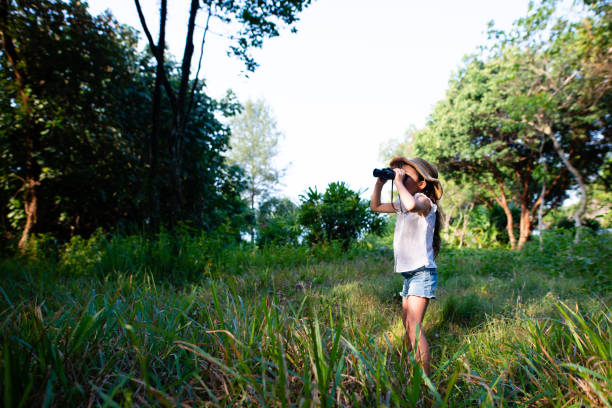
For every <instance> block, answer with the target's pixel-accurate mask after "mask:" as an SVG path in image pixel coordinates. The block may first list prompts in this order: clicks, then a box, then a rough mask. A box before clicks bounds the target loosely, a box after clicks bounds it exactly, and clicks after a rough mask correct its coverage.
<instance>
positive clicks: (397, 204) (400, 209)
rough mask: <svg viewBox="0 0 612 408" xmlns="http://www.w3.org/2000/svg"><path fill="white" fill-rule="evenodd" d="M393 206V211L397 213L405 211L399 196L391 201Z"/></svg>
mask: <svg viewBox="0 0 612 408" xmlns="http://www.w3.org/2000/svg"><path fill="white" fill-rule="evenodd" d="M393 208H394V209H395V212H396V213H397V214H401V213H404V212H406V210H405V209H404V205H403V204H402V200H400V199H399V198H398V199H397V200H395V202H394V203H393Z"/></svg>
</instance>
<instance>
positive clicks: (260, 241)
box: [257, 197, 302, 246]
mask: <svg viewBox="0 0 612 408" xmlns="http://www.w3.org/2000/svg"><path fill="white" fill-rule="evenodd" d="M297 209H298V207H297V206H296V205H295V204H293V203H292V202H291V200H289V199H288V198H276V197H272V198H270V199H268V200H266V201H264V202H263V203H261V205H260V206H259V208H258V210H257V245H258V246H265V245H277V246H286V245H293V246H295V245H298V244H299V241H300V237H301V235H302V227H301V226H300V224H299V223H298V212H297Z"/></svg>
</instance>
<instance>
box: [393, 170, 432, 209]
mask: <svg viewBox="0 0 612 408" xmlns="http://www.w3.org/2000/svg"><path fill="white" fill-rule="evenodd" d="M393 170H394V171H395V178H394V179H393V183H394V184H395V187H396V188H397V193H398V194H399V197H400V200H401V202H402V204H403V206H404V208H405V209H406V211H409V212H417V213H421V214H423V215H427V214H428V213H429V210H430V209H431V203H430V202H429V200H428V199H427V198H425V197H422V196H421V197H418V198H417V199H415V198H414V196H413V195H412V194H410V192H409V191H408V189H407V188H406V186H405V185H404V176H405V174H406V172H405V171H404V170H403V169H393Z"/></svg>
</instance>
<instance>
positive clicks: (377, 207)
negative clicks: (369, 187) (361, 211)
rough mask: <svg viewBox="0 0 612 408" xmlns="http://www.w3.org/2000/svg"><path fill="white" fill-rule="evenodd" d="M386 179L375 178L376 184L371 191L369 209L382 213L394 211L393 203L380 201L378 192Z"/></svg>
mask: <svg viewBox="0 0 612 408" xmlns="http://www.w3.org/2000/svg"><path fill="white" fill-rule="evenodd" d="M386 182H387V180H381V179H376V185H374V192H373V193H372V200H370V210H372V211H376V212H382V213H394V212H395V208H393V204H390V203H384V204H381V202H380V192H381V190H382V188H383V186H384V185H385V183H386Z"/></svg>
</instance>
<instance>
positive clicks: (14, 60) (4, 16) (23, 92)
mask: <svg viewBox="0 0 612 408" xmlns="http://www.w3.org/2000/svg"><path fill="white" fill-rule="evenodd" d="M9 7H10V2H9V1H8V0H2V1H0V40H1V41H2V49H3V51H4V53H5V55H6V57H7V59H8V61H9V64H10V66H11V68H13V73H14V75H15V80H16V81H17V88H18V90H19V96H20V98H21V109H22V110H23V112H24V116H25V117H26V118H27V121H29V122H30V124H28V126H27V127H26V128H24V129H23V130H24V139H25V146H24V148H25V153H26V154H25V155H26V162H25V165H24V173H25V177H24V180H25V182H24V185H23V189H24V190H25V199H24V203H23V207H24V210H25V213H26V223H25V226H24V228H23V231H22V234H21V238H20V239H19V244H18V247H19V250H20V251H21V252H23V251H25V249H26V247H27V242H28V237H29V234H30V232H31V231H32V230H33V228H34V226H35V225H36V221H37V218H38V196H37V193H36V187H37V186H39V185H40V171H41V169H40V166H39V165H38V162H37V161H36V158H35V157H34V154H35V151H36V149H38V148H39V147H40V146H39V145H40V142H39V139H38V131H37V130H36V129H35V128H33V126H34V124H33V122H34V121H33V120H32V118H31V116H32V108H31V106H30V100H29V96H28V92H27V83H28V80H27V78H26V75H25V72H22V71H21V68H20V66H19V62H20V61H19V57H18V55H17V50H16V49H15V44H14V43H13V38H12V36H11V35H10V31H9V30H8V23H9Z"/></svg>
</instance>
